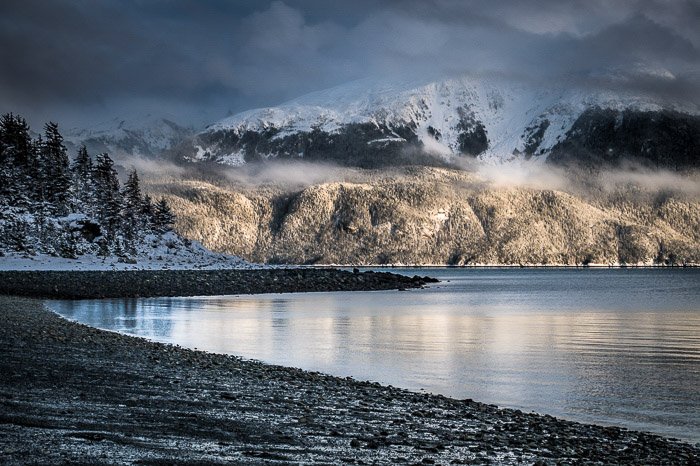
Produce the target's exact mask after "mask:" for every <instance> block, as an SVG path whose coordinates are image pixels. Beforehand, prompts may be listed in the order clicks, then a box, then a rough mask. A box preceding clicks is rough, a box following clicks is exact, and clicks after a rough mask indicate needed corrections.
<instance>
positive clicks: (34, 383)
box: [0, 271, 700, 465]
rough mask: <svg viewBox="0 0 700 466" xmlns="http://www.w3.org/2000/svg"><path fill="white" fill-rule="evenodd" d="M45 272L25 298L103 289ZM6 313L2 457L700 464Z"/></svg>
mask: <svg viewBox="0 0 700 466" xmlns="http://www.w3.org/2000/svg"><path fill="white" fill-rule="evenodd" d="M62 273H65V272H62ZM130 273H132V272H130ZM151 273H152V272H151ZM196 273H197V274H201V273H202V272H196ZM288 273H297V272H296V271H293V272H288ZM307 273H308V271H307ZM8 274H11V273H8ZM80 274H84V272H81V273H80ZM349 275H358V274H352V273H349ZM40 276H43V279H44V280H46V281H47V282H49V283H48V285H45V284H41V285H37V288H33V289H32V290H31V293H36V294H37V295H41V296H50V297H62V296H65V297H68V296H81V297H95V296H97V295H104V296H111V294H110V293H111V291H109V290H105V289H103V290H93V292H92V293H89V292H87V291H81V292H80V293H75V292H74V291H75V290H73V291H71V290H72V288H71V286H68V285H65V284H64V285H63V288H61V287H59V286H56V287H54V284H53V283H51V279H50V278H49V279H47V276H46V275H45V272H42V273H41V274H40V275H37V276H36V277H34V278H35V279H38V278H39V277H40ZM80 276H83V277H85V276H84V275H76V277H75V278H76V279H77V278H78V277H80ZM274 276H275V274H272V275H271V276H270V277H274ZM282 276H283V275H278V276H277V278H278V281H279V280H280V279H281V278H280V277H282ZM28 277H29V276H24V277H23V278H22V280H28ZM63 277H64V278H65V277H66V276H65V275H64V276H63ZM132 277H133V276H132ZM151 277H152V279H153V278H154V277H153V276H152V275H151ZM2 278H7V276H6V277H0V279H2ZM103 278H104V277H103ZM139 278H141V279H143V277H140V276H139ZM18 280H19V279H17V278H15V280H14V281H13V282H12V283H13V285H12V286H13V287H14V288H12V287H9V288H8V284H7V283H4V284H3V285H2V286H3V288H2V292H3V293H7V292H8V289H11V290H14V291H15V292H17V291H18V290H19V285H18V283H19V282H18ZM183 280H184V278H183ZM261 280H262V279H261ZM265 280H267V279H265ZM295 280H296V276H295ZM348 280H350V279H348ZM311 281H313V280H312V279H308V282H309V283H310V282H311ZM69 282H70V280H67V281H65V283H69ZM25 283H29V282H25ZM416 283H418V281H417V282H416ZM86 284H87V285H89V280H87V281H86ZM46 286H49V289H48V291H46V293H45V294H44V293H43V292H41V291H36V290H46V288H45V287H46ZM76 286H77V285H76ZM419 286H420V285H419ZM136 288H138V295H139V296H146V295H148V294H147V293H146V290H155V288H148V287H141V288H139V287H136ZM253 288H254V287H251V291H248V292H255V291H258V292H259V291H260V290H254V289H253ZM282 288H283V287H280V289H282ZM309 289H312V288H309ZM200 290H201V289H200ZM154 292H155V291H154ZM225 292H226V291H225V290H222V291H221V293H225ZM239 292H240V291H239ZM414 292H416V291H414ZM31 293H30V292H29V291H28V292H27V293H25V294H31ZM180 294H190V293H189V292H187V290H185V292H182V293H180ZM199 294H204V293H199ZM0 319H2V322H3V323H2V325H1V326H0V374H2V375H1V377H0V406H1V408H0V463H2V464H65V463H71V464H125V463H138V464H223V463H228V464H231V463H233V464H300V463H303V464H539V465H542V464H693V465H697V464H700V449H699V448H698V447H697V446H691V445H689V444H686V443H682V442H679V441H675V440H672V439H667V438H663V437H660V436H657V435H653V434H648V433H640V432H633V431H628V430H625V429H621V428H617V427H601V426H593V425H585V424H579V423H574V422H569V421H563V420H559V419H556V418H554V417H551V416H542V415H536V414H528V413H523V412H520V411H517V410H510V409H499V408H497V407H495V406H492V405H485V404H481V403H477V402H474V401H471V400H455V399H449V398H446V397H443V396H435V395H429V394H417V393H413V392H409V391H406V390H401V389H398V388H393V387H386V386H381V385H379V384H376V383H370V382H362V381H356V380H352V379H349V378H338V377H331V376H327V375H322V374H318V373H310V372H305V371H302V370H299V369H293V368H286V367H279V366H272V365H267V364H263V363H259V362H255V361H248V360H242V359H240V358H237V357H232V356H226V355H217V354H209V353H204V352H199V351H194V350H189V349H184V348H180V347H177V346H172V345H165V344H160V343H154V342H149V341H147V340H144V339H141V338H135V337H130V336H125V335H120V334H116V333H112V332H106V331H102V330H98V329H94V328H91V327H87V326H85V325H82V324H78V323H74V322H70V321H67V320H65V319H63V318H61V317H59V316H58V315H57V314H55V313H53V312H51V311H49V310H47V309H46V308H45V307H44V305H43V303H42V301H40V300H38V299H31V298H24V297H16V296H0Z"/></svg>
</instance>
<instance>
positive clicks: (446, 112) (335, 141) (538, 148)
mask: <svg viewBox="0 0 700 466" xmlns="http://www.w3.org/2000/svg"><path fill="white" fill-rule="evenodd" d="M596 110H598V111H601V112H605V111H613V112H615V119H616V120H618V123H619V121H623V120H624V119H625V118H627V117H629V116H630V115H634V116H635V117H639V116H641V117H642V119H644V120H645V123H644V124H646V125H647V126H648V125H649V124H650V122H651V123H653V122H654V121H655V119H656V118H657V115H660V114H669V113H670V114H673V115H680V116H682V117H683V118H689V119H690V120H692V122H693V124H692V125H691V126H692V132H693V133H692V135H691V137H692V138H694V142H693V144H695V145H700V143H697V140H698V138H700V124H699V122H700V117H698V114H699V113H700V112H698V109H697V107H696V106H695V105H693V104H691V103H688V102H679V103H668V102H662V101H660V100H659V99H656V98H654V97H652V96H648V95H642V94H635V93H632V92H622V91H620V92H611V91H602V90H595V91H594V90H590V89H583V88H577V87H575V86H561V85H560V86H558V87H551V88H548V87H545V86H535V85H529V86H526V85H523V84H517V83H513V82H508V81H505V80H492V81H491V82H485V81H484V80H478V79H473V78H459V79H449V80H443V81H437V82H432V83H427V84H422V85H415V84H414V83H411V82H410V81H409V82H406V83H403V84H400V85H394V84H391V83H386V82H374V81H366V80H363V81H357V82H352V83H349V84H346V85H342V86H337V87H335V88H332V89H329V90H326V91H318V92H314V93H311V94H308V95H306V96H302V97H299V98H297V99H294V100H291V101H289V102H286V103H283V104H281V105H279V106H277V107H268V108H262V109H255V110H249V111H246V112H242V113H240V114H237V115H234V116H232V117H229V118H226V119H224V120H221V121H219V122H217V123H214V124H212V125H209V126H208V127H207V128H206V129H205V130H204V131H203V132H200V133H198V134H197V135H196V136H195V138H194V141H193V143H192V146H191V147H188V149H189V152H187V151H186V152H185V153H184V158H185V159H187V160H189V161H193V162H197V161H214V162H217V163H222V164H225V165H232V166H240V165H243V164H245V163H249V162H252V161H255V160H269V159H274V158H306V159H310V160H332V161H334V162H339V163H341V164H348V165H358V166H365V167H371V166H373V165H391V164H392V163H399V164H402V163H403V164H405V163H406V161H407V160H408V161H409V162H414V161H415V156H416V154H417V153H420V154H421V155H423V156H429V157H433V158H434V159H435V160H436V161H438V162H449V161H450V160H452V159H455V158H459V157H460V156H463V155H470V156H472V157H476V158H477V159H479V160H481V161H486V162H489V163H501V162H504V161H508V160H513V159H518V158H523V159H530V158H533V157H534V158H540V159H547V158H548V156H549V155H550V154H551V153H552V152H556V151H557V149H560V147H559V146H560V145H561V144H562V143H566V142H569V141H568V140H569V136H570V135H569V133H570V131H571V130H572V129H574V127H575V126H576V124H577V123H578V124H579V127H580V126H581V125H582V122H581V118H582V117H583V118H584V119H585V118H589V114H590V113H591V112H593V111H596ZM638 119H639V118H638ZM618 123H616V124H618ZM658 133H659V134H663V132H661V131H658ZM593 137H595V135H593ZM691 142H692V141H691ZM666 144H667V142H665V141H663V142H662V143H661V144H660V145H661V146H664V145H666ZM660 150H662V151H664V150H666V148H665V147H662V148H661V149H660ZM627 152H630V153H631V151H627ZM627 155H630V154H627ZM631 155H632V156H634V155H635V154H634V153H631ZM643 155H644V154H642V156H643ZM422 158H423V159H425V158H426V157H422ZM642 158H643V157H642ZM652 158H654V157H652ZM691 163H692V164H696V163H697V161H695V160H692V161H691Z"/></svg>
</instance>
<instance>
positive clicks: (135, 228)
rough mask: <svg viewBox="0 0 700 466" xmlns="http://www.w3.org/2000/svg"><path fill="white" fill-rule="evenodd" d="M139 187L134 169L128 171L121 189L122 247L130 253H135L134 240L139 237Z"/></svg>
mask: <svg viewBox="0 0 700 466" xmlns="http://www.w3.org/2000/svg"><path fill="white" fill-rule="evenodd" d="M142 204H143V199H142V198H141V187H140V186H139V176H138V174H137V173H136V170H133V169H132V170H131V172H129V177H128V179H127V181H126V183H124V189H123V190H122V230H123V232H124V240H125V244H124V249H125V250H126V252H129V253H131V254H135V253H136V248H135V242H136V240H138V237H139V230H140V227H141V224H142V222H141V208H142Z"/></svg>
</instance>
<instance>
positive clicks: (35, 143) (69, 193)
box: [0, 114, 189, 261]
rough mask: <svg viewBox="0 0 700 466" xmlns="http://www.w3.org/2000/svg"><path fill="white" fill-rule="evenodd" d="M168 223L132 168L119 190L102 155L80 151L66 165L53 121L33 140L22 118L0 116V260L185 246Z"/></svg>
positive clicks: (168, 214) (126, 254)
mask: <svg viewBox="0 0 700 466" xmlns="http://www.w3.org/2000/svg"><path fill="white" fill-rule="evenodd" d="M173 222H174V216H173V214H172V211H171V209H170V207H169V206H168V203H167V202H166V201H165V199H160V200H159V201H157V202H154V201H153V200H152V199H151V198H150V197H149V196H144V195H143V194H142V192H141V186H140V182H139V177H138V174H137V173H136V171H135V170H132V171H131V172H130V173H129V175H128V179H127V181H126V182H125V183H124V185H123V186H122V185H121V183H120V182H119V179H118V177H117V172H116V170H115V167H114V162H113V161H112V159H111V158H110V156H109V155H108V154H99V155H97V156H96V157H94V159H93V157H91V156H90V154H88V152H87V150H86V149H85V147H82V148H80V149H79V151H78V153H77V154H76V156H75V157H74V159H73V160H71V159H70V157H69V155H68V152H67V150H66V147H65V145H64V143H63V137H62V136H61V133H60V132H59V130H58V126H57V125H56V124H55V123H48V124H46V126H45V127H44V132H43V134H42V135H41V136H38V137H35V138H32V136H31V130H30V128H29V125H28V124H27V122H26V121H25V120H24V119H23V118H22V117H20V116H16V115H12V114H6V115H3V116H2V117H1V118H0V255H7V254H23V255H26V256H33V255H37V254H39V255H48V256H59V257H63V258H77V257H78V256H81V255H86V254H92V255H97V256H101V257H104V258H106V257H110V256H116V257H118V258H120V259H121V260H123V261H135V260H136V259H135V258H136V257H138V256H141V257H143V256H144V255H147V254H148V252H149V251H153V252H155V251H162V250H163V246H164V245H166V249H167V246H169V249H178V248H182V247H186V246H188V245H189V242H187V241H185V240H183V239H181V238H180V237H179V236H178V235H177V234H175V233H174V232H173V231H172V225H173ZM165 243H167V244H165Z"/></svg>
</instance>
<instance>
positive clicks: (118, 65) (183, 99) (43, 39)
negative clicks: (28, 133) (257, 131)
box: [0, 0, 700, 126]
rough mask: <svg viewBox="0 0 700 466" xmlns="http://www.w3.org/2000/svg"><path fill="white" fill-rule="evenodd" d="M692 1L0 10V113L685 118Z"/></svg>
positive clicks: (694, 79) (192, 118)
mask: <svg viewBox="0 0 700 466" xmlns="http://www.w3.org/2000/svg"><path fill="white" fill-rule="evenodd" d="M698 25H700V1H698V0H689V1H684V0H639V1H623V0H614V1H613V0H610V1H603V0H576V1H565V0H540V1H526V0H505V1H497V0H483V1H478V0H477V1H459V0H401V1H398V0H396V1H393V0H388V1H380V0H348V1H344V0H335V1H330V0H307V1H296V0H285V1H266V0H251V1H226V0H211V1H204V0H172V1H168V0H112V1H110V0H82V1H81V0H75V1H72V0H61V1H53V0H2V2H0V60H1V62H0V112H2V113H4V112H7V111H14V112H18V113H21V114H23V115H25V116H26V117H27V118H28V119H29V120H30V123H31V124H32V125H40V124H41V123H42V122H44V121H46V120H49V119H52V120H55V121H58V122H59V123H62V124H63V126H72V125H79V126H84V125H89V123H90V122H94V121H97V120H99V119H106V118H109V117H113V116H122V117H127V118H128V117H130V116H132V115H143V114H146V113H152V114H157V115H164V116H169V117H171V118H174V119H175V120H176V121H179V122H180V123H194V124H201V123H208V122H211V121H215V120H218V119H219V118H221V117H224V116H225V115H226V113H227V112H228V111H232V112H234V113H235V112H238V111H242V110H246V109H249V108H253V107H260V106H266V105H274V104H277V103H280V102H282V101H284V100H287V99H290V98H294V97H297V96H299V95H301V94H304V93H307V92H311V91H314V90H319V89H323V88H327V87H331V86H334V85H337V84H342V83H344V82H347V81H350V80H355V79H360V78H365V77H385V78H386V79H391V78H392V77H396V76H420V77H425V78H441V77H447V76H453V75H459V74H463V73H472V74H478V75H481V76H485V77H488V76H490V75H499V76H512V77H513V78H514V79H520V80H536V81H538V82H542V81H543V80H544V81H545V82H546V80H558V79H562V77H566V79H569V80H575V81H576V82H578V83H580V85H582V86H604V87H625V88H638V89H640V90H644V91H648V92H653V93H657V94H659V95H661V96H666V97H669V98H674V99H685V100H690V101H692V102H695V103H698V100H699V96H700V53H699V50H700V28H699V27H698Z"/></svg>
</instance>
